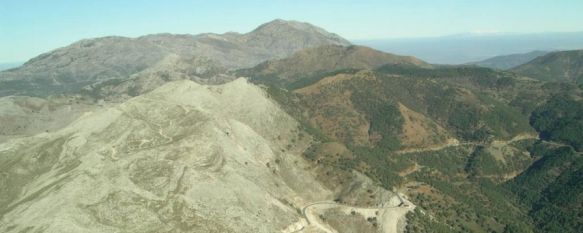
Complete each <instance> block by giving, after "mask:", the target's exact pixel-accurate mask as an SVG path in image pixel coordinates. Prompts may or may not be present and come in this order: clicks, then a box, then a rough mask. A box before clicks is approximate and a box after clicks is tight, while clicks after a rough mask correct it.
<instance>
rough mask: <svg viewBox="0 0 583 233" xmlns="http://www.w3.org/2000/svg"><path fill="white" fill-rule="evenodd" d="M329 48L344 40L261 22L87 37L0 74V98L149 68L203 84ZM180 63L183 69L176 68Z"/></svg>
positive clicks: (303, 27)
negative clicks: (219, 30)
mask: <svg viewBox="0 0 583 233" xmlns="http://www.w3.org/2000/svg"><path fill="white" fill-rule="evenodd" d="M329 44H335V45H342V46H346V45H349V44H350V42H348V41H347V40H345V39H343V38H341V37H339V36H338V35H336V34H333V33H329V32H326V31H325V30H323V29H321V28H318V27H316V26H313V25H311V24H308V23H301V22H296V21H284V20H275V21H272V22H269V23H266V24H263V25H261V26H259V27H258V28H257V29H255V30H253V31H251V32H249V33H245V34H238V33H226V34H200V35H173V34H156V35H148V36H142V37H138V38H126V37H103V38H96V39H87V40H82V41H79V42H76V43H74V44H72V45H69V46H66V47H63V48H59V49H56V50H53V51H50V52H48V53H45V54H42V55H40V56H38V57H35V58H33V59H31V60H30V61H28V62H26V63H25V64H24V65H23V66H21V67H19V68H15V69H11V70H7V71H3V72H0V96H7V95H35V96H46V95H51V94H56V93H66V92H72V91H77V90H80V89H82V88H84V87H85V88H86V87H87V86H88V85H92V84H96V83H97V84H99V83H102V82H107V81H111V80H117V81H123V80H127V79H129V78H132V77H134V76H139V75H140V73H141V72H143V71H145V70H147V69H148V68H150V67H154V66H157V67H158V68H159V69H161V70H165V71H166V72H169V73H170V75H168V76H171V77H170V78H172V77H176V76H177V74H176V73H178V74H179V75H181V76H185V77H188V78H191V79H196V78H199V79H202V80H204V79H207V78H210V77H214V76H216V75H217V74H219V73H223V72H224V71H225V70H229V69H238V68H245V67H251V66H254V65H257V64H259V63H260V62H263V61H266V60H268V59H276V58H283V57H285V56H287V55H290V54H292V53H294V52H296V51H299V50H301V49H305V48H312V47H318V46H322V45H329ZM169 61H170V62H169ZM181 64H187V65H188V67H189V69H188V70H182V69H179V67H180V66H181ZM160 66H163V67H160ZM177 67H178V68H177ZM171 71H174V72H171Z"/></svg>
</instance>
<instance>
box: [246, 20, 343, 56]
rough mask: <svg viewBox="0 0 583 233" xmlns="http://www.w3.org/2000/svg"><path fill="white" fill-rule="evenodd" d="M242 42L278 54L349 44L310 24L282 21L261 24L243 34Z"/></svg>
mask: <svg viewBox="0 0 583 233" xmlns="http://www.w3.org/2000/svg"><path fill="white" fill-rule="evenodd" d="M244 40H245V41H246V42H247V43H248V44H249V45H251V46H255V47H266V48H267V49H268V50H277V51H278V53H280V54H291V53H292V51H297V50H298V48H310V47H318V46H322V45H330V44H332V45H342V46H347V45H350V44H351V43H350V42H349V41H348V40H346V39H344V38H342V37H340V36H338V35H336V34H334V33H330V32H328V31H326V30H324V29H322V28H320V27H317V26H314V25H312V24H309V23H304V22H299V21H293V20H282V19H275V20H273V21H270V22H267V23H265V24H262V25H261V26H259V27H257V28H256V29H255V30H253V31H251V32H249V33H247V34H245V35H244Z"/></svg>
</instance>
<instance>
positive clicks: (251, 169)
mask: <svg viewBox="0 0 583 233" xmlns="http://www.w3.org/2000/svg"><path fill="white" fill-rule="evenodd" d="M298 135H299V131H298V124H297V123H296V122H295V121H294V120H293V119H292V118H291V117H289V116H288V115H287V114H286V113H285V112H283V111H281V110H280V109H279V108H278V107H277V105H276V104H274V103H273V102H272V101H271V100H269V99H268V98H266V97H265V95H264V94H263V92H262V91H261V89H260V88H258V87H255V86H253V85H251V84H248V83H247V82H246V80H244V79H240V80H236V81H234V82H231V83H228V84H225V85H223V86H212V87H211V86H203V85H199V84H196V83H194V82H191V81H178V82H172V83H169V84H167V85H164V86H162V87H160V88H158V89H156V90H155V91H153V92H151V93H149V94H146V95H143V96H140V97H136V98H133V99H131V100H129V101H128V102H126V103H123V104H121V105H119V106H116V107H111V108H106V109H102V110H99V111H95V112H92V113H88V114H85V115H84V116H82V117H81V118H80V119H78V120H77V121H75V122H74V123H73V124H71V125H70V126H68V127H66V128H64V129H62V130H60V131H57V132H54V133H44V134H39V135H37V136H35V137H31V138H23V139H20V140H12V141H9V142H6V143H4V144H0V148H1V149H0V155H1V156H0V160H1V163H0V164H2V165H0V166H1V167H0V168H1V169H0V170H1V171H2V176H0V186H1V188H0V194H1V195H0V196H1V197H2V198H1V199H0V202H1V204H0V206H1V207H0V218H1V222H0V231H2V232H22V231H26V230H33V231H40V232H115V231H122V232H276V231H280V230H281V229H284V228H286V227H287V226H288V225H290V224H292V223H294V222H296V221H297V220H298V219H299V218H300V214H299V213H298V211H297V209H296V208H300V207H301V206H302V205H304V204H306V203H308V202H310V201H315V200H326V199H332V197H331V194H332V192H331V191H329V190H327V189H326V188H323V186H322V185H321V184H320V183H318V182H317V181H316V180H315V179H314V178H313V177H312V176H311V175H310V173H309V172H308V171H305V170H303V169H302V167H304V166H305V162H304V160H302V158H301V157H300V156H299V154H300V152H301V151H303V150H304V149H305V148H306V147H307V146H308V142H309V141H310V139H309V137H308V136H304V137H302V138H300V136H298ZM291 140H293V141H295V142H296V143H294V144H293V145H288V143H289V141H291Z"/></svg>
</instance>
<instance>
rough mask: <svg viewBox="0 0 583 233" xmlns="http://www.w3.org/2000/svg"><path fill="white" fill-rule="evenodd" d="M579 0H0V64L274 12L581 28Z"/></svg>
mask: <svg viewBox="0 0 583 233" xmlns="http://www.w3.org/2000/svg"><path fill="white" fill-rule="evenodd" d="M582 12H583V0H546V1H543V0H484V1H477V0H465V1H464V0H443V1H439V0H425V1H422V0H378V1H377V0H374V1H347V0H320V1H318V0H289V1H283V0H265V1H260V0H253V1H227V0H206V1H169V0H166V1H163V0H148V1H146V0H133V1H130V0H125V1H124V0H46V1H43V0H0V63H2V62H13V61H25V60H28V59H29V58H32V57H34V56H36V55H38V54H39V53H42V52H46V51H49V50H51V49H54V48H57V47H61V46H65V45H67V44H69V43H72V42H74V41H77V40H79V39H83V38H90V37H99V36H106V35H121V36H132V37H135V36H140V35H144V34H151V33H159V32H170V33H191V34H195V33H201V32H217V33H221V32H225V31H237V32H247V31H250V30H252V29H253V28H255V27H256V26H258V25H259V24H261V23H264V22H267V21H270V20H272V19H275V18H282V19H295V20H300V21H307V22H310V23H313V24H315V25H318V26H321V27H323V28H325V29H327V30H329V31H332V32H335V33H337V34H339V35H341V36H343V37H345V38H348V39H375V38H395V37H426V36H439V35H448V34H457V33H465V32H518V33H527V32H550V31H582V30H583V13H582Z"/></svg>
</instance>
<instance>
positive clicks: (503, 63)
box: [468, 51, 549, 70]
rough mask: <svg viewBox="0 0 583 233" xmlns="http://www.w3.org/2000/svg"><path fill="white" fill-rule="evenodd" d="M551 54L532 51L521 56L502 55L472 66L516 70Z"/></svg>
mask: <svg viewBox="0 0 583 233" xmlns="http://www.w3.org/2000/svg"><path fill="white" fill-rule="evenodd" d="M547 53H549V52H546V51H532V52H529V53H519V54H510V55H502V56H495V57H492V58H488V59H486V60H483V61H478V62H470V63H468V64H470V65H477V66H481V67H487V68H492V69H499V70H507V69H510V68H514V67H516V66H519V65H522V64H525V63H527V62H529V61H532V60H533V59H535V58H537V57H540V56H542V55H545V54H547Z"/></svg>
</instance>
